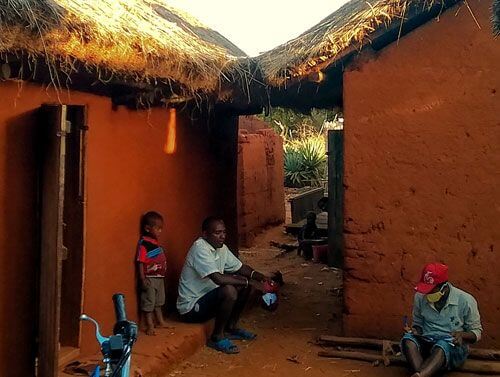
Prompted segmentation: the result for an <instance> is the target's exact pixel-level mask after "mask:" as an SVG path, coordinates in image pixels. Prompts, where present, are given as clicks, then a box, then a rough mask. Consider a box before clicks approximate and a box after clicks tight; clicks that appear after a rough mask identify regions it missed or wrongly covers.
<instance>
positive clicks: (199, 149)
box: [0, 82, 237, 377]
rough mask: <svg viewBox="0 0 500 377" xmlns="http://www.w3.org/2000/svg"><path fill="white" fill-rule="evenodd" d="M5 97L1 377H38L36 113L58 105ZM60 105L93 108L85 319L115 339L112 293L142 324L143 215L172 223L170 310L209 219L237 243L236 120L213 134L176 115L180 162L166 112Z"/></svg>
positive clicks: (89, 343)
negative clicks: (167, 148)
mask: <svg viewBox="0 0 500 377" xmlns="http://www.w3.org/2000/svg"><path fill="white" fill-rule="evenodd" d="M0 93H1V94H0V95H1V98H2V106H1V107H0V211H1V213H2V216H0V247H1V250H2V252H1V259H0V269H1V270H0V277H1V286H0V334H2V340H1V342H0V375H2V376H9V377H16V376H23V377H24V376H29V375H32V374H33V372H32V370H33V361H34V354H35V336H36V334H35V332H36V330H35V322H36V319H37V307H36V295H35V292H36V286H37V284H38V281H37V274H38V271H37V266H36V263H37V259H38V256H37V246H36V242H35V239H34V237H35V236H34V235H35V234H36V221H35V215H36V202H35V198H36V168H35V152H34V150H35V145H36V140H35V137H34V130H35V127H36V122H37V119H36V117H35V110H36V109H37V108H38V107H39V106H40V105H41V104H42V103H57V102H58V98H57V95H56V93H55V92H54V91H53V90H46V89H44V88H41V87H39V86H36V85H29V84H24V85H23V86H17V85H16V84H14V83H5V82H3V83H0ZM61 96H62V97H61V98H60V100H61V102H62V103H69V104H85V105H87V106H88V126H89V131H88V148H87V218H86V238H85V240H86V255H85V278H84V308H83V309H84V311H85V312H86V313H88V314H89V315H92V316H94V317H95V318H96V319H97V320H98V321H99V322H101V323H102V324H103V325H104V326H103V327H104V329H103V330H104V332H105V333H109V332H110V331H111V326H112V324H113V323H114V312H113V306H112V301H111V296H112V294H113V293H115V292H122V293H124V294H125V296H126V301H127V309H128V313H129V316H130V317H131V318H132V319H134V320H136V319H137V306H136V298H135V280H134V254H135V247H136V243H137V239H138V230H139V218H140V215H141V214H142V213H144V212H145V211H147V210H157V211H159V212H161V213H162V214H163V215H164V217H165V228H164V231H163V234H162V239H161V242H162V243H163V244H164V245H165V247H166V251H167V258H168V268H169V279H168V281H169V286H170V289H169V293H170V294H169V297H170V298H171V301H170V306H172V305H174V302H173V300H172V299H173V298H175V294H176V287H175V284H176V282H177V278H178V275H179V273H180V270H181V268H182V264H183V261H184V257H185V254H186V253H187V250H188V248H189V246H190V244H191V243H192V242H193V240H194V239H195V237H197V235H198V234H199V233H200V226H201V221H202V219H203V218H204V217H206V216H207V215H209V214H212V213H217V214H223V215H224V216H227V217H228V218H229V221H228V223H229V224H231V228H230V235H229V236H230V243H231V244H233V245H234V244H235V243H236V242H235V241H236V237H235V233H236V220H234V219H235V218H236V210H235V207H236V206H235V203H236V178H235V177H236V163H235V162H234V161H235V156H236V142H237V117H226V118H223V117H222V116H220V117H218V118H219V119H217V116H215V119H212V122H211V124H210V126H209V125H208V124H207V122H206V121H201V120H200V121H198V122H197V123H196V124H193V123H192V122H191V121H189V120H188V119H189V117H186V116H183V115H182V113H179V112H178V113H177V142H176V152H175V153H174V154H171V155H167V154H165V153H164V152H163V146H164V143H165V135H166V125H167V121H168V117H169V113H168V110H166V109H152V110H151V111H130V110H127V109H125V108H119V109H118V110H117V111H113V110H112V108H111V101H110V100H109V99H108V98H105V97H98V96H94V95H90V94H83V93H72V95H71V98H68V97H67V93H66V94H65V93H61ZM199 118H200V119H206V117H199ZM218 123H221V124H222V123H223V125H224V127H225V129H221V127H218ZM221 145H223V146H224V147H223V148H220V146H221ZM231 154H232V155H231ZM221 186H222V187H223V189H220V187H221ZM66 284H70V282H66ZM42 298H43V293H42ZM81 351H82V354H83V355H86V354H90V353H95V352H97V351H98V348H97V343H96V342H95V339H94V336H93V333H92V328H91V326H88V325H84V326H83V333H82V342H81Z"/></svg>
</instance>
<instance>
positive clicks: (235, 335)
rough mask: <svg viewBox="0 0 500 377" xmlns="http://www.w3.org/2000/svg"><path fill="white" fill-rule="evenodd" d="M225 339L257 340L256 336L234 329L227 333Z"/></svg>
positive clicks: (243, 330)
mask: <svg viewBox="0 0 500 377" xmlns="http://www.w3.org/2000/svg"><path fill="white" fill-rule="evenodd" d="M226 335H227V338H228V339H231V340H254V339H255V338H257V334H254V333H252V332H250V331H247V330H245V329H234V330H232V331H231V332H229V333H227V334H226Z"/></svg>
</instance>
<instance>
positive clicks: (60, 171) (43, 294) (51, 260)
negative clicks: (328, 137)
mask: <svg viewBox="0 0 500 377" xmlns="http://www.w3.org/2000/svg"><path fill="white" fill-rule="evenodd" d="M76 107H79V108H81V110H79V109H76ZM41 113H42V117H41V119H42V120H43V124H41V125H40V127H45V129H44V130H42V131H43V132H42V135H43V139H42V140H43V142H44V144H45V147H44V148H43V152H44V154H43V156H42V161H43V162H42V166H41V168H42V171H41V185H40V189H41V192H42V193H43V195H42V198H41V216H40V224H41V226H40V250H41V253H40V254H41V255H40V289H39V292H40V293H39V295H40V297H39V323H38V336H39V339H38V377H56V376H57V375H58V367H59V346H60V345H59V343H60V337H61V335H60V334H61V332H60V328H61V298H62V296H61V293H62V289H61V285H62V277H63V274H62V263H63V261H62V258H63V256H62V252H63V250H62V249H63V246H64V238H63V237H64V232H63V225H62V224H63V222H64V200H65V176H66V168H67V167H66V166H65V164H66V160H67V156H66V154H67V153H69V151H68V149H67V148H68V147H72V146H73V147H79V151H78V152H77V153H78V158H79V161H78V179H79V180H80V181H79V182H78V189H77V191H78V193H77V198H76V200H78V201H79V202H80V203H79V204H80V205H81V206H82V208H81V211H82V219H81V221H82V223H81V231H82V236H81V237H82V238H81V242H82V245H81V276H79V279H80V282H81V286H80V290H81V291H80V302H79V313H78V315H79V314H80V313H81V312H82V309H83V299H84V295H83V287H84V282H85V250H86V212H87V206H86V203H87V197H86V196H87V186H86V170H87V169H86V167H87V164H86V161H87V158H86V153H87V132H86V131H87V130H88V127H87V107H86V106H85V105H62V104H44V105H42V107H41ZM70 116H71V120H73V124H72V125H71V127H72V130H71V131H72V132H78V133H79V135H78V136H77V138H78V139H77V140H78V141H77V144H78V145H76V144H71V145H70V144H69V143H70V142H71V141H70V140H69V139H68V137H67V135H68V132H69V131H70V130H69V129H68V122H67V121H68V120H69V119H70ZM54 125H56V127H54ZM52 127H53V128H52ZM73 143H74V140H73ZM73 152H74V151H73ZM73 152H71V153H73ZM54 166H56V169H53V168H52V167H54ZM51 168H52V169H51ZM56 181H57V182H58V184H57V185H54V182H56ZM54 224H57V225H56V226H54ZM75 315H76V314H75ZM77 333H78V335H77V337H78V339H77V342H76V343H77V344H76V346H77V348H79V347H80V344H81V322H80V321H78V330H77Z"/></svg>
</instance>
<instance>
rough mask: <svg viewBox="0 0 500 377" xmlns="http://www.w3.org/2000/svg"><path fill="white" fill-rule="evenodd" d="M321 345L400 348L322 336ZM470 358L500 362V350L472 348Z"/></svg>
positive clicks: (377, 341) (360, 340)
mask: <svg viewBox="0 0 500 377" xmlns="http://www.w3.org/2000/svg"><path fill="white" fill-rule="evenodd" d="M318 342H319V343H323V344H325V345H328V346H334V347H337V346H338V347H354V348H356V347H360V348H363V347H366V348H373V349H382V348H383V345H384V342H388V344H389V345H390V346H391V347H399V343H398V342H391V341H385V340H381V339H369V338H352V337H343V336H331V335H321V336H320V337H319V338H318ZM469 358H471V359H479V360H492V361H500V350H495V349H483V348H471V349H470V353H469Z"/></svg>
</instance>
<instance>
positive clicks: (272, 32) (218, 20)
mask: <svg viewBox="0 0 500 377" xmlns="http://www.w3.org/2000/svg"><path fill="white" fill-rule="evenodd" d="M168 3H169V4H171V5H172V6H174V7H177V8H180V9H183V10H185V11H187V12H188V13H190V14H191V15H193V16H195V17H196V18H198V19H199V20H200V21H202V22H203V23H204V24H205V25H207V26H209V27H210V28H212V29H214V30H217V31H218V32H219V33H221V34H222V35H224V36H225V37H226V38H227V39H229V40H230V41H231V42H233V43H234V44H235V45H237V46H238V47H239V48H240V49H242V50H243V51H245V52H246V53H247V54H248V55H250V56H255V55H258V54H259V53H261V52H264V51H267V50H271V49H272V48H274V47H276V46H278V45H280V44H282V43H284V42H286V41H288V40H290V39H293V38H295V37H297V36H298V35H300V34H302V33H303V32H304V31H306V30H307V29H309V28H310V27H311V26H313V25H315V24H317V23H318V22H319V21H321V20H322V19H323V18H325V17H326V16H328V15H329V14H330V13H332V12H334V11H335V10H337V9H338V8H339V7H340V6H341V5H342V4H343V3H345V0H309V2H307V1H306V2H304V1H300V2H299V1H298V0H245V1H243V0H169V1H168Z"/></svg>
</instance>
